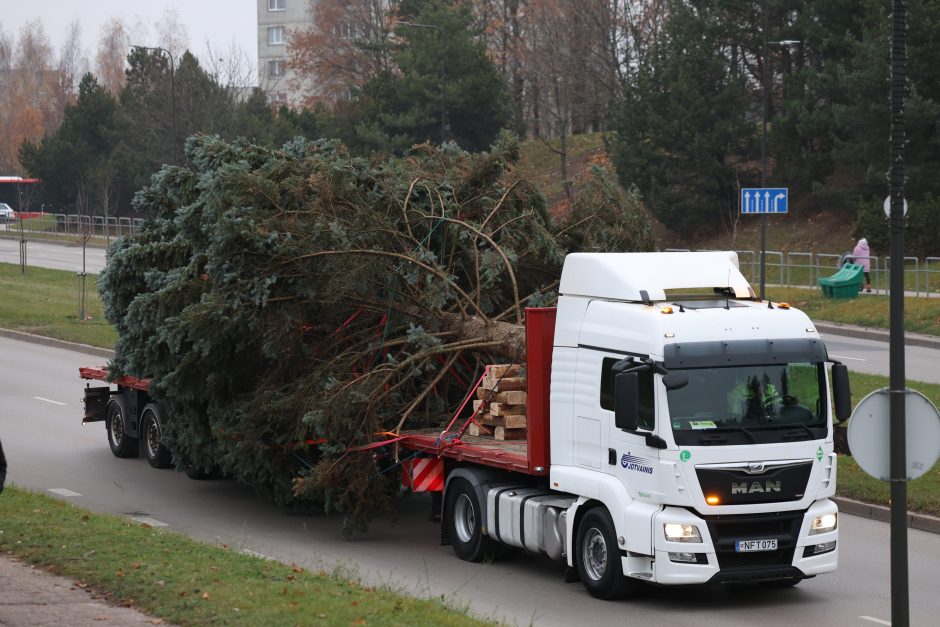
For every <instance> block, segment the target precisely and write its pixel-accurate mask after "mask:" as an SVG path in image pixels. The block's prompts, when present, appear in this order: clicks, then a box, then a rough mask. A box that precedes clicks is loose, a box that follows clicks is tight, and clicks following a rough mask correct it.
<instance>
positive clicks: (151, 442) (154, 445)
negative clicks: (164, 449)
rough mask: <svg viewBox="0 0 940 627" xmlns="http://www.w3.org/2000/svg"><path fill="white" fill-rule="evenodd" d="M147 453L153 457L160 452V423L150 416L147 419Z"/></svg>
mask: <svg viewBox="0 0 940 627" xmlns="http://www.w3.org/2000/svg"><path fill="white" fill-rule="evenodd" d="M146 440H147V454H148V455H150V458H151V459H155V458H156V457H157V456H158V455H159V454H160V425H158V424H157V421H156V420H155V419H154V418H153V416H150V418H149V420H147V435H146Z"/></svg>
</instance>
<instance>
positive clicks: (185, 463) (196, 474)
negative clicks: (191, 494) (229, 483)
mask: <svg viewBox="0 0 940 627" xmlns="http://www.w3.org/2000/svg"><path fill="white" fill-rule="evenodd" d="M179 467H180V468H182V469H183V472H185V473H186V476H187V477H189V478H190V479H193V480H195V481H202V480H204V479H212V478H213V477H215V474H216V473H215V472H214V471H212V470H208V471H206V470H203V469H202V468H200V467H198V466H194V465H193V464H192V462H190V461H189V460H187V459H183V460H182V462H181V463H180V466H179Z"/></svg>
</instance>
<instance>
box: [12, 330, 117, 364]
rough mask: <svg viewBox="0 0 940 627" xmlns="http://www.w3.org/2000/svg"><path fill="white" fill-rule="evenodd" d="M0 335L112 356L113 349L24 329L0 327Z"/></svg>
mask: <svg viewBox="0 0 940 627" xmlns="http://www.w3.org/2000/svg"><path fill="white" fill-rule="evenodd" d="M0 337H6V338H10V339H11V340H19V341H21V342H30V343H32V344H42V345H44V346H52V347H53V348H64V349H65V350H70V351H75V352H78V353H85V354H87V355H94V356H95V357H107V358H108V359H111V358H113V357H114V351H113V350H111V349H110V348H99V347H97V346H89V345H88V344H79V343H78V342H69V341H66V340H60V339H57V338H54V337H45V336H43V335H36V334H35V333H26V332H25V331H14V330H13V329H0Z"/></svg>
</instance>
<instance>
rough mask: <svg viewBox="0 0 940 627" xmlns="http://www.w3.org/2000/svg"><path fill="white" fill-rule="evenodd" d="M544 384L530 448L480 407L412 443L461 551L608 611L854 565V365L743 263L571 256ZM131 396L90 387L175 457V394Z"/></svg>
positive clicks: (156, 448) (537, 365)
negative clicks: (842, 451)
mask: <svg viewBox="0 0 940 627" xmlns="http://www.w3.org/2000/svg"><path fill="white" fill-rule="evenodd" d="M827 364H831V368H827ZM525 374H526V390H525V392H526V400H525V413H526V422H527V430H526V435H525V439H520V440H509V441H499V440H494V439H492V438H486V437H482V436H472V435H468V433H467V431H466V427H467V424H468V423H469V422H470V420H472V417H471V419H470V420H463V416H464V415H465V414H464V415H461V420H460V421H458V422H457V423H455V422H454V421H452V425H454V424H458V427H457V428H453V426H450V427H448V428H447V429H446V430H444V431H443V432H441V431H439V430H434V431H429V430H418V431H410V432H403V433H402V434H400V436H399V437H398V438H396V443H397V445H398V446H400V447H402V448H404V449H406V450H408V451H411V453H412V455H413V456H416V457H418V458H420V460H421V461H422V462H425V463H423V464H422V465H421V472H422V473H426V472H428V469H429V468H430V472H431V474H433V475H436V477H437V478H439V481H430V482H422V485H424V486H430V489H432V490H442V491H443V498H442V500H441V502H442V508H441V511H440V514H441V538H442V542H443V543H449V544H451V545H452V547H453V550H454V552H455V553H456V554H457V556H458V557H460V558H461V559H464V560H469V561H479V560H484V559H489V558H492V557H493V556H495V555H496V554H497V553H498V551H499V550H500V549H501V548H502V547H514V548H516V549H521V550H525V551H530V552H534V553H542V554H545V555H548V556H550V557H552V558H554V559H557V560H563V561H564V562H566V563H567V566H568V567H569V569H568V572H569V573H570V575H571V579H574V578H577V579H580V580H581V582H582V583H583V584H584V586H585V587H586V588H587V590H588V592H590V594H592V595H593V596H595V597H599V598H606V599H610V598H618V597H624V596H630V595H632V594H635V593H636V592H637V591H638V590H640V589H641V588H642V583H643V582H649V583H654V584H662V585H674V584H695V583H732V582H767V583H769V584H772V585H793V584H796V583H798V582H799V581H801V580H802V579H806V578H810V577H814V576H816V575H817V574H820V573H826V572H830V571H833V570H835V568H836V566H837V563H838V548H839V547H838V509H837V507H836V504H835V503H834V502H833V501H832V500H831V499H830V497H832V496H833V495H834V493H835V485H836V455H835V453H834V450H833V424H834V421H843V420H845V419H847V418H848V416H849V414H850V412H851V400H850V392H849V384H848V372H847V369H846V368H845V366H844V365H842V364H840V363H838V362H835V361H833V360H831V359H830V358H829V356H828V355H827V352H826V347H825V345H824V344H823V342H822V341H821V340H820V337H819V333H818V332H817V331H816V329H815V327H814V325H813V323H812V322H811V321H810V319H809V318H808V317H807V316H806V315H805V314H804V313H802V312H800V311H798V310H796V309H794V308H792V307H789V306H788V305H787V304H786V303H773V302H768V301H762V300H760V299H758V298H757V297H756V296H755V294H754V291H753V289H752V288H751V286H750V285H749V284H748V282H747V280H746V279H745V278H744V276H743V275H742V274H741V272H740V270H739V268H738V260H737V255H736V254H735V253H733V252H696V253H576V254H570V255H568V257H567V258H566V259H565V263H564V266H563V270H562V276H561V282H560V285H559V298H558V304H557V307H553V308H529V309H527V310H526V363H525ZM81 375H82V376H83V377H84V378H86V379H92V380H107V378H108V373H107V372H106V371H105V370H104V369H102V368H83V369H82V370H81ZM830 378H831V387H830ZM114 384H115V385H116V388H117V389H112V388H111V386H107V387H97V388H95V387H88V388H87V389H86V393H85V394H86V418H85V420H86V421H90V420H105V424H106V427H107V431H108V438H109V442H110V444H111V449H112V451H113V452H114V453H115V454H117V455H120V456H127V455H129V454H130V453H131V449H130V448H129V447H130V446H131V445H130V444H127V443H128V442H131V443H132V444H133V446H136V445H137V441H136V439H135V438H137V437H142V438H143V440H144V444H145V446H144V449H145V451H146V454H147V457H148V459H150V461H151V464H153V465H167V464H168V463H169V456H168V452H167V451H165V450H164V449H161V446H162V444H161V442H160V432H161V429H162V425H163V424H164V422H165V420H167V419H168V418H167V417H166V416H165V415H164V412H163V411H162V409H161V406H160V403H159V399H153V398H150V397H149V393H148V387H147V382H146V381H145V380H139V379H133V378H130V377H124V378H121V379H118V380H116V381H115V382H114ZM417 467H418V465H417V464H412V465H410V470H412V471H413V470H414V469H415V468H417ZM412 479H414V477H412ZM412 485H414V482H412Z"/></svg>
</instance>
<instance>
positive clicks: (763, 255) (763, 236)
mask: <svg viewBox="0 0 940 627" xmlns="http://www.w3.org/2000/svg"><path fill="white" fill-rule="evenodd" d="M762 31H763V33H762V34H763V38H764V47H763V55H764V56H763V58H762V60H763V62H764V71H763V74H762V76H761V82H760V85H761V99H762V101H763V102H762V105H763V106H762V108H761V112H762V115H761V134H760V186H761V187H762V188H764V187H767V74H768V70H769V67H768V66H769V65H770V59H769V58H768V56H767V0H764V28H763V29H762ZM758 206H760V203H759V202H758ZM765 211H766V207H765ZM766 267H767V214H766V213H762V214H761V216H760V299H761V300H764V287H765V285H766V276H765V274H764V273H765V269H766Z"/></svg>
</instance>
